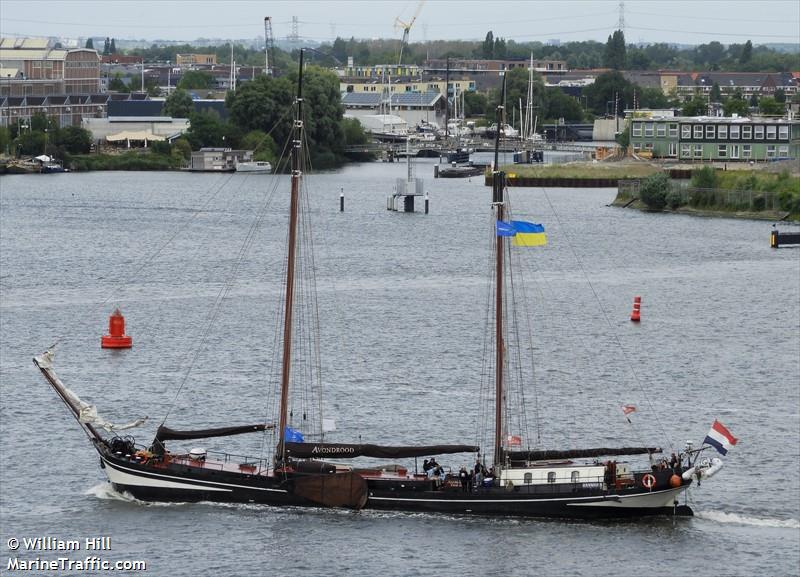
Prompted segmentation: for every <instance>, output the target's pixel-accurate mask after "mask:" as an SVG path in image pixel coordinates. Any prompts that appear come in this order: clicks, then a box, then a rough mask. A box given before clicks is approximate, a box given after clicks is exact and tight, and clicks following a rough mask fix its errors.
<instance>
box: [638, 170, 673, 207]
mask: <svg viewBox="0 0 800 577" xmlns="http://www.w3.org/2000/svg"><path fill="white" fill-rule="evenodd" d="M669 190H670V181H669V176H668V175H667V173H665V172H659V173H656V174H652V175H650V176H648V177H647V178H645V179H644V180H642V185H641V187H640V188H639V198H641V199H642V202H644V203H645V204H646V205H647V208H649V209H650V210H662V209H663V208H664V207H665V206H666V205H667V193H668V192H669Z"/></svg>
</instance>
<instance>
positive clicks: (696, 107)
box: [681, 96, 708, 116]
mask: <svg viewBox="0 0 800 577" xmlns="http://www.w3.org/2000/svg"><path fill="white" fill-rule="evenodd" d="M681 113H682V114H683V115H684V116H705V115H706V114H708V102H707V101H706V99H705V98H703V97H702V96H695V97H694V98H692V99H691V100H690V101H689V102H686V103H684V105H683V110H682V111H681Z"/></svg>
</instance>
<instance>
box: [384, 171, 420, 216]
mask: <svg viewBox="0 0 800 577" xmlns="http://www.w3.org/2000/svg"><path fill="white" fill-rule="evenodd" d="M423 186H424V184H423V179H421V178H415V179H414V180H404V179H402V178H398V179H397V184H396V185H395V190H394V192H393V193H392V196H390V197H389V198H388V199H387V201H386V210H393V211H395V212H414V199H415V198H416V197H417V196H423V195H424V194H425V192H424V190H423ZM426 208H427V207H426ZM426 212H427V210H426Z"/></svg>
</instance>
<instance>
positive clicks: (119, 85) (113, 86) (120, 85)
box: [108, 72, 131, 92]
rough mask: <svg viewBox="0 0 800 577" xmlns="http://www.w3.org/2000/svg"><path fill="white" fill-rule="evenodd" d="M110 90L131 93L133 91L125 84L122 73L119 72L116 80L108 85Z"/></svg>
mask: <svg viewBox="0 0 800 577" xmlns="http://www.w3.org/2000/svg"><path fill="white" fill-rule="evenodd" d="M108 89H109V90H110V91H111V92H130V91H131V89H130V88H129V87H128V85H127V84H125V82H123V81H122V76H120V73H119V72H117V73H116V74H115V75H114V78H112V79H111V82H109V83H108Z"/></svg>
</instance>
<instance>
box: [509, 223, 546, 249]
mask: <svg viewBox="0 0 800 577" xmlns="http://www.w3.org/2000/svg"><path fill="white" fill-rule="evenodd" d="M511 226H513V227H514V231H515V232H516V234H515V235H514V240H513V244H514V246H544V245H546V244H547V235H546V234H545V233H544V226H542V225H541V224H535V223H532V222H525V221H524V220H512V221H511Z"/></svg>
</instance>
